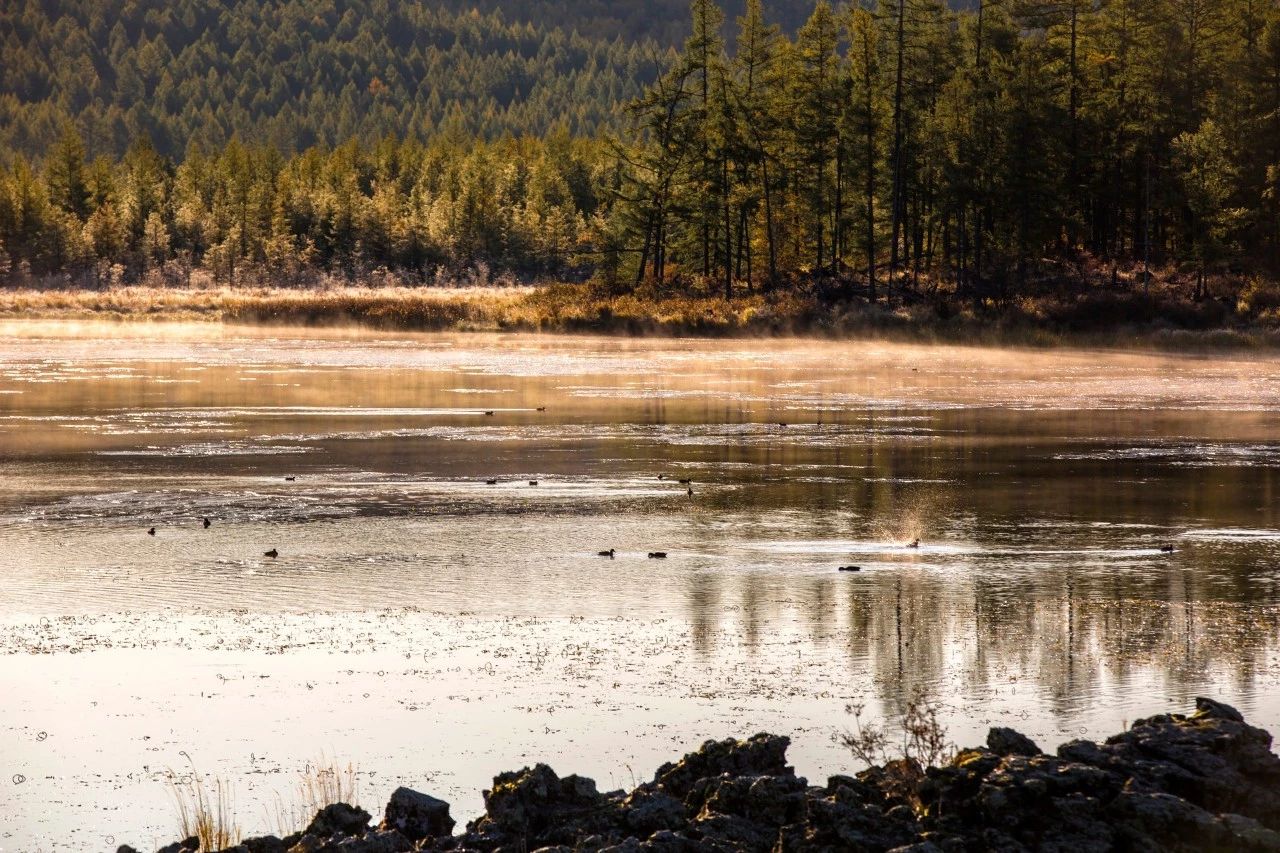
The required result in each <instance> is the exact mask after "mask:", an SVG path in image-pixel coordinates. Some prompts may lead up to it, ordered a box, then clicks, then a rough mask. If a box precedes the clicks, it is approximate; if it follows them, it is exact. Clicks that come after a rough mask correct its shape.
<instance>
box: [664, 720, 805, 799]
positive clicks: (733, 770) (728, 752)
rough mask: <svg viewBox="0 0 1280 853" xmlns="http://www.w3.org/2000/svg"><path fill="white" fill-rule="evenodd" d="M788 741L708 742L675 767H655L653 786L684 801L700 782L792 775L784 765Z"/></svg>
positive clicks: (763, 736) (773, 737)
mask: <svg viewBox="0 0 1280 853" xmlns="http://www.w3.org/2000/svg"><path fill="white" fill-rule="evenodd" d="M790 745H791V739H790V738H786V737H778V736H776V735H767V734H758V735H756V736H755V737H753V738H751V739H750V740H732V739H730V740H720V741H715V740H709V741H707V742H706V743H704V744H703V745H702V748H701V749H699V750H698V751H697V752H691V753H689V754H688V755H686V756H685V757H684V758H682V759H680V760H679V761H677V762H675V763H674V764H670V763H668V764H664V765H662V766H661V767H660V768H658V773H657V775H656V776H655V777H654V779H653V781H654V784H655V785H657V786H658V787H660V788H661V789H663V790H664V791H666V792H667V793H669V794H671V795H672V796H674V797H678V798H680V799H682V800H683V799H684V798H685V796H686V795H687V794H688V793H689V790H690V789H691V788H692V787H693V785H694V783H695V782H697V781H698V780H699V779H707V778H712V777H716V776H722V775H724V774H726V773H727V774H728V775H730V776H793V775H795V770H794V769H792V768H790V767H788V766H787V747H788V746H790Z"/></svg>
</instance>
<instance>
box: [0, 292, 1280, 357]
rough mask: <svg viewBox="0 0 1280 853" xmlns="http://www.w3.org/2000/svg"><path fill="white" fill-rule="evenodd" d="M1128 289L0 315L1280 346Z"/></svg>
mask: <svg viewBox="0 0 1280 853" xmlns="http://www.w3.org/2000/svg"><path fill="white" fill-rule="evenodd" d="M1131 285H1132V283H1130V286H1127V287H1125V288H1120V289H1116V288H1104V287H1093V288H1085V289H1083V290H1081V289H1077V290H1075V291H1072V292H1067V291H1065V290H1062V291H1059V292H1041V293H1040V294H1038V295H1035V296H1029V297H1023V298H1019V299H1017V300H1014V301H1011V302H1009V303H1007V304H995V303H993V302H991V301H973V300H959V299H956V298H955V297H954V296H951V295H949V294H927V293H926V294H921V295H915V296H912V297H911V298H910V299H908V300H905V301H898V302H895V303H894V304H893V305H887V304H885V303H883V302H882V303H879V304H876V305H868V304H867V303H866V302H864V301H862V300H857V299H853V300H839V299H830V298H824V297H823V296H822V295H820V294H819V293H818V292H815V291H813V290H809V289H800V290H795V289H784V290H779V291H777V292H774V293H771V294H762V293H751V294H748V293H741V294H740V295H738V296H737V297H735V298H734V299H733V300H726V299H724V298H723V296H721V295H718V294H716V293H715V292H696V291H695V292H692V293H689V292H676V291H674V290H657V289H653V288H644V289H641V290H640V291H637V292H635V293H626V294H611V293H608V292H606V291H604V290H603V289H601V288H598V287H594V286H592V285H588V284H551V285H543V286H539V287H523V286H521V287H459V288H451V287H356V286H337V285H330V286H325V287H317V288H278V287H272V288H235V289H231V288H164V287H145V286H131V287H118V288H110V289H105V290H77V289H36V288H28V289H4V290H0V318H33V319H61V320H119V321H126V320H127V321H146V320H165V321H209V322H223V323H237V324H270V325H302V326H342V325H355V326H363V327H372V328H379V329H398V330H411V331H543V332H571V333H572V332H592V333H605V334H627V335H656V336H671V335H702V336H777V335H807V336H816V337H837V336H842V337H843V336H862V337H865V336H878V337H885V338H890V339H895V340H906V341H916V342H935V341H936V342H945V343H973V344H983V345H1020V346H1052V345H1057V344H1077V345H1090V346H1147V347H1155V348H1161V349H1165V348H1178V349H1184V348H1186V347H1188V346H1191V347H1204V348H1217V349H1220V348H1226V347H1232V348H1238V347H1277V346H1280V312H1278V311H1277V309H1276V308H1275V307H1273V306H1274V305H1276V304H1280V296H1276V295H1274V293H1273V289H1272V288H1270V287H1263V286H1260V285H1257V284H1254V285H1244V283H1241V285H1237V292H1238V294H1239V296H1238V298H1236V297H1223V298H1220V299H1218V300H1211V301H1207V302H1192V301H1190V300H1189V299H1187V298H1186V297H1185V295H1184V294H1182V293H1181V292H1180V291H1178V290H1176V289H1174V288H1171V287H1164V288H1153V289H1152V292H1151V293H1150V294H1144V293H1142V292H1141V291H1140V290H1139V289H1137V288H1134V287H1132V286H1131ZM1242 285H1243V286H1242ZM1220 292H1221V291H1220ZM1233 298H1236V299H1237V301H1236V302H1235V304H1234V306H1233V303H1232V299H1233Z"/></svg>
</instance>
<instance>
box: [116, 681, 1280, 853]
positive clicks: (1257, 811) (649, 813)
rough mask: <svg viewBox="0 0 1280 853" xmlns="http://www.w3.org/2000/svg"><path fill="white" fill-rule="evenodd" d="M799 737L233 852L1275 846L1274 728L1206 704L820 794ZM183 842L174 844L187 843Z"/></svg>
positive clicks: (328, 827)
mask: <svg viewBox="0 0 1280 853" xmlns="http://www.w3.org/2000/svg"><path fill="white" fill-rule="evenodd" d="M787 745H788V741H787V739H786V738H779V737H772V736H770V735H757V736H756V737H753V738H751V739H750V740H747V741H735V740H725V741H708V742H707V743H705V744H704V745H703V746H702V748H701V749H699V750H697V751H695V752H692V753H689V754H688V755H686V756H684V758H682V759H681V760H680V761H678V762H675V763H672V764H666V765H664V766H663V767H662V768H661V769H660V770H659V771H658V774H657V775H656V776H655V778H654V780H653V781H652V782H646V783H644V784H642V785H640V786H638V787H637V788H636V789H635V790H634V791H631V792H630V793H629V794H628V793H624V792H622V791H613V792H609V793H607V794H601V793H599V792H598V791H597V790H596V786H595V783H594V782H592V781H591V780H590V779H586V778H583V777H579V776H566V777H564V778H561V777H559V776H557V775H556V773H555V772H554V771H552V770H551V768H550V767H547V766H546V765H544V764H539V765H536V766H535V767H533V768H526V769H524V770H521V771H519V772H516V773H504V774H502V775H500V776H498V777H497V778H495V779H494V785H493V787H492V789H490V790H489V791H486V792H485V814H484V815H483V816H482V817H480V818H479V819H477V820H475V821H473V822H472V823H471V824H470V825H468V827H467V831H466V832H465V833H464V834H462V835H459V836H450V835H448V833H449V832H450V831H451V829H452V827H453V821H452V820H451V819H450V818H449V815H448V806H447V804H445V803H443V802H442V801H440V800H436V799H434V798H431V797H427V796H426V795H424V794H418V793H416V792H413V791H409V790H407V789H401V790H398V791H397V792H396V793H395V794H394V795H393V796H392V801H391V802H390V803H388V806H387V812H386V818H385V819H384V820H383V822H382V825H381V826H380V828H379V829H378V830H373V829H369V828H368V826H367V824H368V814H367V813H365V812H363V811H361V810H359V809H354V808H352V807H350V806H341V807H339V806H331V807H329V808H327V809H325V810H323V811H322V812H320V814H318V815H317V816H316V819H315V820H314V821H312V825H311V826H310V827H308V829H307V833H306V834H305V835H301V836H291V837H290V838H287V839H283V840H280V839H270V838H267V839H253V840H248V841H245V842H244V843H242V844H241V845H239V846H237V847H236V848H233V849H232V851H231V852H230V853H280V848H279V847H275V846H270V845H272V844H278V845H281V846H282V847H283V848H284V849H285V850H287V851H289V853H407V851H409V850H417V851H455V853H473V851H474V853H524V851H527V850H535V851H540V853H569V851H574V853H579V851H581V853H600V851H609V853H704V851H709V852H710V853H718V851H725V853H729V851H732V853H750V851H760V853H841V852H842V851H847V850H866V851H875V853H883V852H884V851H894V853H968V851H972V850H984V851H985V850H991V851H1009V853H1012V851H1024V850H1025V851H1031V850H1036V851H1063V853H1065V852H1066V851H1094V850H1097V851H1102V850H1115V849H1121V850H1129V851H1144V853H1145V851H1153V853H1154V851H1162V850H1172V851H1182V850H1187V851H1190V850H1224V851H1225V850H1231V851H1236V850H1240V851H1258V853H1262V851H1266V852H1267V853H1280V758H1277V757H1276V756H1275V755H1274V754H1273V753H1272V752H1271V736H1270V735H1269V734H1267V733H1266V732H1264V731H1262V730H1261V729H1257V728H1254V727H1252V726H1249V725H1248V724H1247V723H1245V721H1244V719H1243V718H1242V717H1241V715H1240V714H1239V713H1238V712H1237V711H1236V710H1235V709H1233V708H1230V707H1228V706H1226V705H1222V704H1221V703H1218V702H1213V701H1211V700H1207V699H1201V700H1197V710H1196V712H1195V713H1194V714H1191V715H1189V716H1182V715H1178V714H1162V715H1158V716H1155V717H1150V718H1148V719H1145V720H1139V721H1138V722H1136V723H1134V725H1133V727H1132V728H1131V729H1130V730H1129V731H1127V732H1125V733H1123V734H1120V735H1116V736H1114V737H1112V738H1109V739H1108V740H1107V741H1105V742H1104V743H1101V744H1099V743H1094V742H1091V741H1073V742H1071V743H1067V744H1063V745H1062V746H1060V747H1059V748H1058V750H1057V752H1056V754H1055V755H1046V754H1043V753H1041V752H1040V750H1039V749H1038V748H1037V747H1036V745H1035V744H1034V743H1032V742H1031V741H1030V740H1029V739H1027V738H1026V737H1024V736H1023V735H1021V734H1019V733H1017V732H1014V731H1012V730H1008V729H993V730H992V731H991V733H990V734H989V735H988V738H987V746H985V747H979V748H977V749H970V750H965V751H963V752H961V753H959V754H958V755H957V756H956V757H955V759H954V760H952V761H951V762H950V763H949V764H947V766H945V767H934V768H929V769H927V770H922V769H921V768H920V767H919V766H918V765H916V764H914V763H913V762H910V761H898V762H890V763H889V764H886V765H885V766H884V767H875V768H870V769H868V770H865V771H863V772H861V773H859V774H857V776H856V777H851V776H832V777H831V778H830V779H828V780H827V784H826V786H825V787H821V788H819V787H810V786H809V785H808V784H807V783H806V782H805V780H804V779H802V778H800V777H797V776H796V775H795V771H794V770H793V769H792V768H790V767H788V766H787V765H786V748H787ZM402 830H403V831H402ZM188 841H189V842H190V843H187V842H183V843H180V844H176V845H171V846H170V847H169V848H166V853H193V851H195V849H196V848H197V847H198V844H196V843H195V839H189V840H188ZM415 841H416V842H417V846H416V847H415V846H414V842H415ZM262 845H266V846H262ZM122 853H128V851H122Z"/></svg>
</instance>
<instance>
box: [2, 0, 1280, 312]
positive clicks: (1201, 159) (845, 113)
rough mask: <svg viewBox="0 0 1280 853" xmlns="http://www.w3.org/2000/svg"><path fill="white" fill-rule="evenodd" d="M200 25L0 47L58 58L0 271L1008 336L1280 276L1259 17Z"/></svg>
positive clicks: (750, 16)
mask: <svg viewBox="0 0 1280 853" xmlns="http://www.w3.org/2000/svg"><path fill="white" fill-rule="evenodd" d="M191 2H192V0H183V2H179V3H178V4H176V5H175V6H173V7H169V6H159V5H156V6H154V7H151V8H150V9H149V10H147V11H139V9H140V7H139V6H137V5H132V4H131V5H129V6H128V7H126V8H125V9H123V10H122V15H121V19H120V20H119V21H115V20H113V19H111V18H106V17H103V16H102V15H101V13H100V12H99V11H98V9H97V7H95V6H93V5H92V4H88V3H87V2H86V3H85V4H84V5H83V7H82V10H83V15H84V16H85V17H84V18H83V21H82V23H79V24H77V23H74V22H71V21H70V20H69V19H59V20H57V21H56V23H54V24H53V25H52V27H50V28H49V29H48V32H45V33H44V34H43V35H40V36H38V37H37V36H36V35H35V34H34V33H32V32H30V31H27V30H24V29H22V28H23V27H24V26H26V25H25V24H19V25H14V24H6V28H7V29H6V42H7V44H6V57H8V56H9V55H10V51H9V47H12V46H15V45H16V46H17V47H19V48H22V50H20V51H19V53H18V54H16V55H19V56H24V57H34V56H41V57H52V56H55V55H56V56H58V57H59V58H58V59H57V60H56V62H55V61H54V60H52V59H49V60H47V61H46V64H45V65H43V66H39V65H38V64H37V65H32V64H31V63H26V64H25V65H24V63H22V62H19V63H6V64H5V66H4V69H3V72H0V73H3V74H4V75H5V76H4V81H5V82H4V95H3V104H4V105H5V106H4V107H3V112H2V113H0V114H2V115H3V118H2V119H0V134H3V135H4V137H5V138H7V139H9V140H11V141H10V142H9V143H7V145H6V148H5V154H6V157H7V158H8V159H9V164H8V165H7V166H6V168H5V170H4V171H3V173H0V264H2V265H4V267H5V268H7V269H9V270H11V271H13V272H14V273H18V274H21V275H26V274H32V275H40V274H47V273H58V272H65V273H67V274H70V275H71V276H72V277H74V278H75V280H77V281H92V282H100V281H103V280H108V279H110V280H131V279H138V278H142V277H149V278H155V277H157V276H158V277H159V279H157V280H163V281H167V282H181V281H186V280H188V279H189V277H190V274H191V272H192V270H199V269H203V270H206V271H207V272H208V274H210V275H212V276H214V277H215V278H216V280H219V281H226V282H241V281H249V280H258V281H262V280H272V281H304V280H308V278H309V277H311V276H314V275H315V274H316V273H318V272H329V273H331V274H338V275H342V276H349V277H352V278H356V279H359V278H361V277H367V276H369V275H371V274H373V273H374V272H375V271H377V270H380V269H386V270H389V271H392V272H394V273H396V274H397V275H398V276H400V277H401V278H402V279H404V280H407V281H425V280H432V279H434V278H436V277H439V276H445V277H448V276H450V275H454V274H459V273H461V272H462V271H465V270H475V269H477V268H480V267H483V268H485V269H488V270H499V269H503V270H512V271H516V272H519V273H524V274H530V275H543V276H574V277H576V276H585V275H594V276H596V277H597V278H598V279H600V280H602V281H605V282H608V283H609V284H610V285H611V286H612V287H614V288H621V287H624V286H627V285H628V284H632V283H643V282H645V281H646V280H647V281H650V282H656V283H661V284H664V285H671V286H675V287H683V288H706V287H715V288H717V289H719V290H721V291H722V292H724V293H726V294H729V295H732V294H733V293H735V292H739V291H740V290H742V289H745V288H756V287H766V288H767V287H773V286H782V285H786V284H788V283H802V284H812V283H814V282H821V283H822V286H823V288H825V289H826V290H827V291H828V292H832V293H839V294H844V295H846V296H854V295H861V296H865V297H869V298H871V299H873V300H874V299H877V298H882V297H883V296H884V295H885V293H886V292H890V293H893V294H895V295H903V294H909V293H920V292H923V291H924V290H928V291H931V292H935V293H952V294H955V295H958V296H963V297H966V298H972V299H974V300H978V301H983V300H987V301H992V302H995V303H1002V304H1003V303H1007V301H1008V300H1010V299H1011V298H1016V297H1017V296H1019V295H1022V294H1027V293H1030V292H1032V291H1033V290H1034V289H1035V288H1037V287H1040V286H1042V285H1044V284H1045V283H1046V282H1047V283H1050V284H1054V283H1057V284H1060V283H1062V282H1064V281H1074V282H1080V281H1084V278H1083V276H1084V272H1083V271H1085V270H1093V273H1092V274H1093V275H1094V276H1095V279H1094V280H1095V281H1096V280H1097V279H1098V277H1100V276H1101V275H1105V276H1106V277H1107V278H1108V279H1109V282H1106V283H1107V284H1108V286H1109V287H1111V288H1123V287H1126V286H1128V287H1145V285H1146V284H1147V283H1148V278H1147V276H1146V274H1145V271H1146V270H1148V269H1150V268H1155V267H1158V268H1160V269H1162V270H1164V271H1166V272H1167V273H1168V275H1169V276H1170V279H1169V280H1171V281H1172V280H1175V279H1179V277H1182V278H1181V279H1180V280H1185V281H1186V282H1187V287H1188V294H1189V295H1194V296H1195V297H1197V298H1199V297H1201V296H1203V295H1205V294H1206V293H1207V292H1208V290H1209V280H1210V278H1211V277H1213V276H1214V275H1227V276H1230V277H1231V280H1233V281H1235V282H1236V283H1237V289H1238V287H1239V284H1240V283H1242V282H1246V281H1255V282H1262V281H1264V280H1274V277H1275V275H1276V273H1277V270H1280V7H1278V4H1277V3H1275V2H1274V0H1213V2H1206V0H1103V2H1098V3H1094V2H1087V0H1053V1H1052V2H1049V0H1006V1H1005V2H991V0H984V2H979V3H976V4H975V8H974V9H973V10H971V11H960V12H956V11H952V10H950V9H949V8H948V7H947V5H946V4H944V3H943V2H941V0H879V2H878V3H875V4H874V5H868V6H866V7H863V6H858V7H855V8H847V7H841V8H833V7H832V6H830V5H828V4H827V3H825V2H819V3H817V4H816V6H814V7H811V9H810V10H809V12H810V14H808V16H807V18H806V20H805V22H804V23H803V24H802V25H801V26H800V27H799V28H798V29H797V30H796V32H795V33H794V34H793V35H788V34H787V33H786V32H785V31H784V30H783V29H782V28H780V27H779V26H777V25H776V24H774V23H771V21H770V17H771V16H770V12H769V10H768V9H765V8H762V7H761V6H760V4H759V3H757V2H754V0H752V2H750V3H748V5H747V7H746V9H745V15H744V16H743V17H741V18H740V19H738V20H737V21H732V22H726V21H725V20H724V13H723V11H722V10H721V9H720V8H718V7H717V6H715V5H714V4H713V3H711V2H707V0H694V2H693V4H692V15H691V16H689V18H688V20H689V23H688V24H686V25H685V26H686V27H687V28H688V29H687V31H688V33H689V36H688V38H687V39H686V40H685V42H684V43H683V44H682V46H681V47H680V48H679V49H669V50H668V49H662V48H660V47H659V46H658V44H657V42H649V43H628V42H625V41H621V40H616V41H604V40H602V39H600V38H597V37H595V36H566V35H564V34H563V31H561V30H551V29H545V28H542V27H541V26H540V25H534V24H528V23H512V22H506V21H504V20H503V19H501V18H499V17H498V16H496V15H485V14H479V13H470V12H466V13H454V12H450V11H438V10H437V11H428V10H426V9H424V8H423V7H420V6H406V7H400V6H394V7H393V6H389V5H382V6H379V5H378V4H377V3H376V2H371V3H370V4H369V5H367V6H362V7H360V8H361V9H362V12H361V13H359V14H357V13H354V12H353V11H352V9H353V8H354V6H352V7H335V6H333V5H329V6H325V7H324V9H323V10H321V9H320V7H319V4H317V3H314V2H303V0H290V2H288V3H267V4H263V5H261V6H252V7H250V6H248V5H245V6H243V7H241V6H237V7H233V9H237V10H239V12H240V15H241V17H242V18H243V20H245V21H255V22H256V23H255V25H254V26H252V27H250V26H247V25H246V26H245V27H243V28H240V29H236V28H232V29H230V30H226V29H225V28H224V29H220V30H218V32H220V33H222V32H231V33H233V34H234V36H235V38H234V39H233V42H234V43H235V44H237V45H239V47H238V48H236V49H235V50H234V51H230V52H228V48H227V45H226V44H225V43H224V42H226V39H225V38H224V37H223V36H221V35H220V36H218V37H217V38H216V39H215V40H217V41H219V45H217V46H215V45H212V44H206V43H205V41H206V39H208V38H211V36H209V33H210V32H213V30H211V29H209V28H208V27H207V26H205V23H207V22H205V23H202V22H201V20H200V19H193V18H192V17H191V16H193V15H195V14H196V10H197V6H194V5H190V3H191ZM362 2H363V0H362ZM531 2H534V0H531ZM200 8H206V12H205V13H204V14H207V15H217V14H221V13H220V12H217V11H215V10H213V9H212V7H200ZM339 8H342V9H345V11H343V12H342V13H341V14H339V11H338V10H339ZM514 8H516V9H520V8H527V9H534V10H546V11H545V12H537V13H536V14H555V11H554V10H556V9H557V8H559V7H558V6H556V5H554V4H553V3H551V0H548V4H547V5H529V6H522V5H521V4H514ZM602 8H603V7H602ZM255 10H256V11H255ZM41 14H43V13H41ZM530 14H535V13H533V12H531V13H530ZM23 16H26V17H33V16H34V17H35V18H39V17H40V16H39V15H37V14H36V13H35V12H32V11H30V10H27V11H26V12H24V13H23V14H22V15H19V16H18V17H19V18H22V17H23ZM606 17H607V16H604V15H603V13H601V16H600V17H597V18H592V20H595V21H596V23H600V22H601V21H604V20H605V19H606ZM7 20H11V21H12V20H14V19H13V18H10V19H7ZM42 20H45V19H42ZM109 20H110V21H112V22H111V23H110V25H108V23H107V21H109ZM373 21H377V22H378V23H376V24H375V23H372V22H373ZM387 21H391V23H389V24H388V23H386V22H387ZM726 32H727V33H728V34H729V35H728V36H727V37H726V36H725V33H726ZM161 33H163V34H164V36H163V38H160V37H159V36H158V35H157V34H161ZM326 34H328V35H332V36H333V37H332V38H329V37H326V38H323V39H322V38H321V36H325V35H326ZM431 34H434V35H431ZM183 39H186V42H184V41H183ZM433 39H434V40H433ZM37 40H43V41H40V42H39V43H41V44H45V45H46V47H45V48H40V49H34V48H33V47H32V45H33V44H35V43H36V41H37ZM178 43H191V44H195V45H198V46H197V47H189V48H186V49H184V50H182V51H180V52H178V53H177V54H174V51H173V45H174V44H178ZM55 45H56V46H57V49H56V50H55V47H54V46H55ZM116 56H119V57H128V58H127V59H122V60H121V61H120V62H119V63H117V62H116V61H115V59H113V57H116ZM219 57H222V58H219ZM202 69H203V70H202ZM108 79H109V80H110V83H108V82H106V81H107V80H108ZM513 80H516V81H517V82H514V83H513V82H512V81H513ZM55 81H59V82H55ZM68 81H70V82H68ZM77 81H79V82H77ZM121 81H125V82H124V83H121ZM178 81H181V83H179V82H178ZM175 86H180V87H185V88H184V89H183V90H182V93H176V89H175V88H174V87H175ZM77 87H78V88H77ZM95 87H98V88H95ZM122 87H123V88H122ZM122 91H123V92H128V93H131V94H129V95H128V96H127V97H124V98H123V99H120V95H119V93H120V92H122ZM411 92H412V93H416V94H409V93H411ZM442 92H443V93H445V94H441V93H442ZM103 93H106V94H107V95H109V97H110V98H112V99H116V100H110V101H108V100H103V99H102V94H103ZM18 94H22V96H23V102H24V103H26V102H29V103H30V104H31V105H28V106H20V105H19V98H18ZM35 95H42V96H43V99H42V98H41V97H34V96H35ZM468 99H470V100H468ZM275 103H279V104H282V105H283V106H280V107H279V108H278V111H277V109H276V107H275V106H273V104H275ZM255 104H257V106H255ZM468 104H469V106H468ZM615 104H616V106H614V105H615ZM54 105H57V108H56V109H55V106H54ZM428 105H429V106H428ZM109 116H110V118H109ZM264 116H270V118H262V117H264ZM255 117H258V118H255ZM166 122H167V124H166ZM103 123H105V124H106V125H107V129H106V130H103V129H101V127H102V125H103ZM504 132H509V133H510V135H509V136H506V137H505V138H504ZM15 140H16V141H15ZM121 150H123V151H124V152H125V153H124V154H123V155H117V153H116V152H117V151H121ZM24 151H25V152H28V153H29V154H30V156H22V154H23V152H24Z"/></svg>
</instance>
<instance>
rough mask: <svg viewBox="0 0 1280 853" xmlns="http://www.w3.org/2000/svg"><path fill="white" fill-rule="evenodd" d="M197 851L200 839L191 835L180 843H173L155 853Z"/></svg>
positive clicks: (197, 852)
mask: <svg viewBox="0 0 1280 853" xmlns="http://www.w3.org/2000/svg"><path fill="white" fill-rule="evenodd" d="M199 850H200V839H199V838H197V837H196V836H194V835H193V836H191V837H190V838H184V839H183V840H182V841H175V842H174V843H173V844H170V845H169V846H168V847H161V848H160V849H159V850H157V851H156V853H199Z"/></svg>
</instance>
